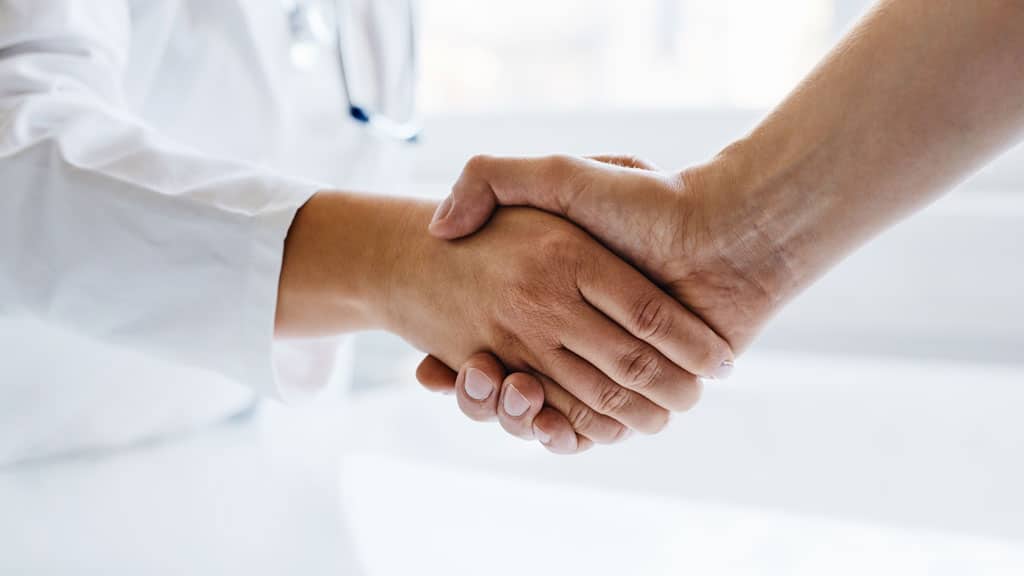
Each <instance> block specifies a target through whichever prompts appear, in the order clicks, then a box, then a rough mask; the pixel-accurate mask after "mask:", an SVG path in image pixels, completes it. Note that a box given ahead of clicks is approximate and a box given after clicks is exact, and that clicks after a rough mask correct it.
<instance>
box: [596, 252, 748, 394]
mask: <svg viewBox="0 0 1024 576" xmlns="http://www.w3.org/2000/svg"><path fill="white" fill-rule="evenodd" d="M579 288H580V292H581V293H582V294H583V297H584V298H585V299H586V300H587V301H588V302H590V303H591V304H592V305H593V306H594V307H595V308H597V309H598V310H600V311H601V312H603V313H604V314H605V315H606V316H608V317H609V318H611V320H612V321H614V322H615V323H617V324H618V325H620V326H622V327H623V328H625V329H626V330H627V331H628V332H629V333H630V334H632V335H634V336H636V337H637V338H639V339H641V340H643V341H644V342H647V343H648V344H650V345H651V346H653V347H654V348H655V349H657V350H658V351H659V352H661V353H662V354H664V355H665V356H666V357H667V358H668V359H669V360H671V361H672V362H674V363H675V364H676V365H677V366H679V367H680V368H683V369H684V370H686V371H688V372H690V373H691V374H696V375H698V376H703V377H705V378H717V377H721V376H724V375H726V373H727V371H728V370H729V369H730V368H731V367H732V362H733V354H732V348H730V347H729V344H728V343H727V342H726V341H725V340H724V339H722V337H721V336H719V335H718V334H716V333H715V331H714V330H712V329H711V328H709V327H708V325H707V324H705V323H704V321H702V320H701V319H700V318H698V317H697V316H696V315H694V314H693V313H692V312H690V311H689V310H687V309H686V308H685V307H684V306H683V305H682V304H680V303H679V302H678V301H676V300H675V299H673V298H672V297H670V296H669V295H668V294H665V293H664V292H662V291H661V289H659V288H658V287H657V286H655V285H654V284H652V283H651V282H650V281H649V280H648V279H647V278H645V277H644V276H643V275H642V274H640V273H639V272H637V271H636V270H635V269H634V268H632V267H631V266H630V265H629V264H626V263H625V262H623V261H622V260H619V259H618V258H614V257H612V256H611V255H609V256H608V257H607V258H601V259H600V261H599V262H594V263H593V265H592V266H590V267H589V270H585V271H584V272H583V273H581V277H580V279H579Z"/></svg>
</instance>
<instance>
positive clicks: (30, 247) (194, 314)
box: [0, 0, 345, 574]
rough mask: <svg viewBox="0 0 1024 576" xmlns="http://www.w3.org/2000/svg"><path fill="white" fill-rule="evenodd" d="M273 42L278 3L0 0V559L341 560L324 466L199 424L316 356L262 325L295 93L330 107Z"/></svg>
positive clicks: (219, 565)
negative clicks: (307, 471) (311, 472)
mask: <svg viewBox="0 0 1024 576" xmlns="http://www.w3.org/2000/svg"><path fill="white" fill-rule="evenodd" d="M288 42H289V37H288V31H287V27H286V22H285V19H284V15H283V12H282V9H281V5H280V2H278V1H277V0H0V358H2V365H3V368H2V375H0V573H3V574H20V573H32V574H50V573H67V572H65V571H67V570H72V569H74V570H76V571H77V572H84V573H93V572H91V571H92V570H101V571H102V572H103V573H121V572H123V573H132V574H142V573H145V574H158V573H181V572H188V573H200V574H201V573H241V572H240V571H244V572H245V573H247V574H252V573H281V569H282V568H283V567H287V566H292V567H295V566H301V570H300V571H301V572H303V573H306V574H308V573H310V571H311V570H312V571H313V572H317V570H324V571H325V572H330V571H335V572H336V571H337V570H338V564H336V561H337V558H336V556H337V555H338V554H341V555H344V554H345V548H344V546H343V545H342V544H341V543H340V542H339V541H338V539H337V538H340V536H338V534H340V533H341V532H343V530H342V528H339V526H340V511H339V509H338V508H337V504H336V502H332V501H331V499H332V498H333V496H334V494H333V487H329V486H330V485H331V482H330V481H324V480H323V479H318V480H311V479H310V478H308V477H301V478H300V477H299V476H300V475H297V474H292V473H291V471H298V469H303V468H304V465H302V464H296V461H301V460H302V458H296V456H295V455H294V452H295V450H291V449H286V450H271V449H268V448H267V446H266V443H267V440H266V434H264V426H263V425H262V424H245V421H244V420H243V422H242V423H234V424H228V425H220V426H218V425H217V424H216V423H217V422H221V421H223V420H225V418H227V417H229V416H230V415H232V414H235V413H238V412H240V411H244V410H245V409H246V407H247V406H250V405H251V404H252V401H253V397H254V396H257V397H258V396H278V397H283V398H286V399H288V398H290V397H295V396H304V395H307V394H309V393H310V392H312V391H315V390H317V389H319V388H321V387H323V386H324V384H325V383H326V382H328V381H329V380H330V377H331V374H332V367H333V366H334V364H335V362H334V360H335V357H334V350H335V349H336V344H335V343H333V342H307V343H300V344H298V345H296V346H293V347H292V348H291V349H285V348H284V347H282V346H281V345H279V344H275V343H274V340H273V338H272V331H273V324H274V312H275V306H276V298H277V286H278V277H279V271H280V266H281V259H282V251H283V242H284V238H285V236H286V234H287V231H288V228H289V226H290V224H291V221H292V218H293V216H294V214H295V212H296V210H297V209H298V208H299V207H301V206H302V204H303V203H304V202H305V201H306V200H307V199H308V198H309V196H310V195H311V194H313V193H314V192H315V191H317V190H319V189H322V188H324V187H325V185H324V184H322V183H320V182H319V181H316V180H314V179H312V178H310V176H311V174H309V173H302V172H300V171H298V170H295V166H297V165H299V164H301V163H302V162H303V160H302V159H299V158H298V157H297V156H289V154H290V153H291V152H292V151H293V150H295V149H296V146H295V144H296V142H297V141H299V139H301V138H310V137H311V136H312V134H303V130H302V125H301V121H300V119H299V117H298V115H297V114H298V113H300V112H309V111H310V110H309V109H310V108H311V107H315V105H313V104H310V102H311V101H314V100H311V97H313V96H314V93H315V92H317V90H319V89H321V88H323V87H324V86H330V87H331V88H333V89H335V92H332V93H330V94H328V95H327V98H326V99H325V100H326V101H330V102H331V104H330V106H333V107H334V109H335V110H341V109H342V106H341V101H340V100H338V98H340V96H339V95H338V94H337V91H336V86H335V85H334V84H333V83H332V82H334V77H333V75H332V76H331V77H330V80H331V82H329V83H327V84H324V81H323V80H319V82H320V84H316V82H317V80H316V79H315V78H314V77H313V76H312V75H311V74H310V73H309V72H303V71H299V70H296V69H295V68H294V66H293V65H292V63H291V61H290V59H289V52H288ZM326 69H328V70H333V68H331V67H330V66H329V65H328V66H327V68H326ZM300 93H301V94H300ZM299 96H302V98H301V99H300V98H299ZM326 109H327V107H326V106H325V108H324V110H326ZM322 120H323V119H322V118H321V122H320V124H323V122H322ZM336 126H337V129H340V128H341V126H342V120H341V115H340V114H338V115H337V124H336ZM305 144H306V145H307V149H315V148H316V146H317V145H316V143H315V142H306V143H305ZM332 150H334V151H337V150H338V147H337V146H334V147H333V148H332ZM307 160H308V159H307ZM336 160H338V159H336ZM329 173H330V172H329V171H324V172H322V173H321V174H317V175H316V176H318V177H323V176H325V175H326V176H327V177H330V176H329ZM289 174H290V175H289ZM334 174H336V172H335V173H334ZM307 178H308V179H307ZM256 421H257V422H259V421H260V419H259V418H257V419H256ZM189 430H200V431H202V432H201V433H199V434H193V435H191V436H184V435H183V433H184V432H186V431H189ZM246 430H248V432H246ZM322 435H323V430H320V431H319V432H318V433H317V434H315V436H322ZM294 436H295V437H296V438H299V437H301V436H302V434H301V433H297V434H294ZM309 437H310V436H309V435H307V436H306V440H301V439H300V440H296V442H297V443H299V444H302V443H303V442H308V439H309ZM157 438H159V439H162V440H161V442H160V443H159V444H156V445H154V444H153V443H152V442H150V444H147V445H143V446H142V447H136V448H131V449H127V450H121V451H120V452H111V449H112V448H118V447H125V446H131V445H134V444H138V443H139V442H140V441H147V440H152V439H157ZM204 438H208V440H204ZM75 454H78V455H79V456H77V457H75V456H72V457H68V455H75ZM81 454H88V455H89V456H88V457H87V458H83V457H82V456H80V455H81ZM284 454H287V456H283V455H284ZM310 459H312V460H317V458H316V457H311V458H310ZM329 460H330V459H329V458H328V459H326V460H324V461H321V462H319V463H318V464H317V465H316V466H313V467H314V468H317V467H321V468H323V469H324V470H329V469H330V466H329V465H326V466H323V465H324V462H326V461H329ZM12 462H13V463H21V464H19V465H14V466H11V463H12ZM26 462H28V464H26ZM5 465H6V466H5ZM306 468H308V467H306ZM328 474H329V472H328ZM289 482H291V484H289ZM310 484H314V485H316V486H318V487H320V488H322V489H321V490H318V489H311V488H310V486H309V485H310ZM242 485H244V488H241V486H242ZM232 486H235V487H234V488H233V487H232ZM286 494H287V495H288V496H287V498H288V499H284V500H283V498H286V496H285V495H286ZM317 498H321V500H319V501H318V500H316V499H317ZM304 499H305V500H304ZM314 509H316V510H320V512H319V513H318V514H320V515H321V516H322V517H321V518H319V519H318V520H317V521H312V520H310V519H309V518H308V517H303V516H301V514H300V511H302V510H305V511H306V513H308V512H309V510H314ZM261 510H267V511H268V512H267V513H266V514H263V513H261V512H260V511H261ZM290 514H292V516H289V515H290ZM151 523H156V524H159V525H160V526H159V527H158V526H155V525H151ZM56 526H60V528H59V529H55V527H56ZM300 526H306V527H307V528H308V527H311V526H317V527H319V528H318V532H320V533H321V535H320V536H318V537H314V538H308V537H307V535H304V534H303V533H302V532H301V531H299V530H298V529H297V528H298V527H300ZM325 526H334V528H335V532H337V533H335V532H332V531H331V529H330V528H325ZM289 532H290V534H289ZM325 534H326V535H325ZM62 537H63V540H61V538H62ZM50 538H55V540H54V541H47V539H50ZM232 538H234V540H232ZM72 543H73V544H72ZM118 546H121V549H120V551H119V549H118ZM129 549H130V551H129ZM332 551H333V553H334V556H332V555H331V553H330V552H332ZM169 554H171V555H179V554H184V555H189V556H190V558H187V557H186V558H178V559H177V560H176V561H175V562H170V561H169V559H168V558H167V555H169ZM318 554H319V555H318ZM161 555H163V556H164V557H161ZM297 558H306V559H305V560H303V561H302V562H303V563H300V564H299V565H296V564H295V559H297ZM289 559H291V560H289ZM118 570H120V572H119V571H118ZM317 573H319V572H317Z"/></svg>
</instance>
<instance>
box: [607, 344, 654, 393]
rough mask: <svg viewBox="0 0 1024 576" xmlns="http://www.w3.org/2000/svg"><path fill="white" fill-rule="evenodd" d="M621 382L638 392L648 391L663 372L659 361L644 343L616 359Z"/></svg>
mask: <svg viewBox="0 0 1024 576" xmlns="http://www.w3.org/2000/svg"><path fill="white" fill-rule="evenodd" d="M618 363H619V374H621V375H622V378H623V380H624V381H623V384H625V385H626V386H629V388H630V389H632V390H635V391H637V392H640V393H646V392H648V391H650V390H651V389H652V388H654V386H655V385H656V384H657V383H658V382H659V381H660V379H661V377H662V374H663V373H664V367H663V366H662V365H661V361H660V360H659V359H658V358H657V357H656V356H655V355H654V354H653V352H652V350H651V349H650V348H648V347H647V346H645V345H638V346H635V347H634V348H633V349H631V350H629V351H628V352H626V353H625V354H623V355H621V356H620V357H619V360H618Z"/></svg>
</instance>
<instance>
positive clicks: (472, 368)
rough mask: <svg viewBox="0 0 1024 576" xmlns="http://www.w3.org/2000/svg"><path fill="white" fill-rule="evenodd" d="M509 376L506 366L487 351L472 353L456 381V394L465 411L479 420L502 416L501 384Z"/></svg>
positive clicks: (484, 420)
mask: <svg viewBox="0 0 1024 576" xmlns="http://www.w3.org/2000/svg"><path fill="white" fill-rule="evenodd" d="M504 379H505V367H504V366H502V365H501V363H500V362H498V359H497V358H495V357H494V356H492V355H491V354H487V353H484V352H481V353H478V354H474V355H473V356H470V358H469V360H466V362H465V363H464V364H463V365H462V369H461V370H459V376H458V378H457V379H456V381H455V397H456V398H457V399H458V402H459V408H460V409H461V410H462V412H463V414H465V415H466V416H469V418H470V419H472V420H476V421H477V422H487V421H489V420H494V419H495V418H497V416H498V386H499V385H500V383H501V381H502V380H504Z"/></svg>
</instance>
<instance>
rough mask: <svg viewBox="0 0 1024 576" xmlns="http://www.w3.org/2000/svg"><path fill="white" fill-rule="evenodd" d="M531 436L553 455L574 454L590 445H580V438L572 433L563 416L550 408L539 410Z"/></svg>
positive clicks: (588, 443) (545, 407)
mask: <svg viewBox="0 0 1024 576" xmlns="http://www.w3.org/2000/svg"><path fill="white" fill-rule="evenodd" d="M533 434H534V436H536V438H537V440H538V441H539V442H540V443H541V444H543V445H544V447H545V448H547V449H548V450H550V451H551V452H554V453H555V454H576V453H577V452H579V451H580V449H581V444H582V448H583V449H584V450H585V449H586V448H589V447H590V445H591V443H590V442H589V441H586V442H584V443H581V438H580V437H579V436H577V435H576V433H575V432H573V429H572V426H570V425H569V422H568V421H567V420H566V419H565V416H564V415H562V414H561V413H559V412H558V411H557V410H555V409H554V408H552V407H550V406H544V407H543V408H541V410H540V412H539V413H538V414H537V417H536V418H534V419H533Z"/></svg>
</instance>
